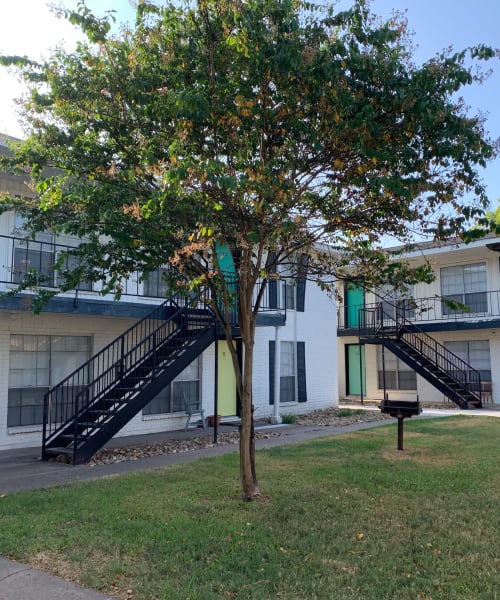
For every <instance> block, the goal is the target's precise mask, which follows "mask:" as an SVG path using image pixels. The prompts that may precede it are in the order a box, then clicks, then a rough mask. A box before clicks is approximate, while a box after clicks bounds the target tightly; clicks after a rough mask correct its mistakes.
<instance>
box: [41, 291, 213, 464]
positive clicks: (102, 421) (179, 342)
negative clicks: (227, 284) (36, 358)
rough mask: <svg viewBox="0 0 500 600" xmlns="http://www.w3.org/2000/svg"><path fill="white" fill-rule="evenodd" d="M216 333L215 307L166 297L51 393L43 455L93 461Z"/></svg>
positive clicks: (46, 414)
mask: <svg viewBox="0 0 500 600" xmlns="http://www.w3.org/2000/svg"><path fill="white" fill-rule="evenodd" d="M216 336H217V328H216V319H215V315H214V314H213V312H212V311H211V310H209V309H207V308H206V307H205V306H203V305H202V304H197V303H196V302H194V301H193V299H192V298H191V299H186V298H183V297H181V296H179V295H175V296H172V297H171V298H169V299H167V300H166V301H165V302H164V303H163V304H161V305H160V306H158V307H157V308H155V309H154V310H153V311H151V313H150V314H149V315H147V316H146V317H145V318H143V319H141V320H140V321H139V322H138V323H136V324H135V325H134V326H133V327H131V328H130V329H128V330H127V331H126V332H125V333H124V334H122V335H121V336H119V337H118V338H116V339H115V340H114V341H113V342H111V344H109V345H108V346H106V347H105V348H103V349H102V350H101V351H100V352H98V353H97V354H96V355H94V356H93V357H92V358H91V359H90V360H89V361H87V362H86V363H84V364H83V365H82V366H81V367H80V368H79V369H77V370H76V371H74V372H73V373H72V374H70V375H69V376H68V377H66V378H65V379H64V380H63V381H61V382H60V383H59V384H58V385H56V386H55V387H53V388H52V389H51V390H50V391H49V392H48V393H47V394H46V396H45V402H44V425H43V442H42V460H48V459H50V458H51V457H54V456H57V455H64V456H66V457H67V460H68V462H72V463H73V464H81V463H84V462H86V461H88V460H89V459H90V458H91V457H92V456H93V455H94V454H95V453H96V452H97V450H99V449H100V448H102V446H103V445H104V444H105V443H106V442H108V441H109V440H110V439H111V438H112V437H113V436H114V435H115V434H116V433H117V432H118V431H119V430H120V429H121V428H122V427H123V426H124V425H126V424H127V423H128V422H129V421H130V420H131V419H132V418H133V417H134V416H135V415H136V414H137V413H138V412H139V411H141V410H142V409H143V408H144V407H145V406H146V405H147V404H148V402H150V401H151V400H152V399H153V398H154V397H155V396H156V395H157V394H158V393H159V392H160V391H161V390H162V389H163V388H164V387H165V386H166V385H167V384H168V383H170V382H171V381H172V380H173V379H174V378H175V377H176V376H177V375H179V374H180V373H181V372H182V371H183V370H184V369H185V368H186V367H187V366H188V365H189V364H190V363H191V362H192V361H193V360H194V359H195V358H196V357H197V356H199V355H200V354H201V353H202V352H203V351H204V350H205V349H206V348H207V347H208V346H209V345H210V344H211V343H212V342H213V341H214V340H215V339H216Z"/></svg>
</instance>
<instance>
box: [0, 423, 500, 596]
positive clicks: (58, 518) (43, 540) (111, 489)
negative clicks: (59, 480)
mask: <svg viewBox="0 0 500 600" xmlns="http://www.w3.org/2000/svg"><path fill="white" fill-rule="evenodd" d="M396 441H397V440H396V425H395V424H391V425H389V426H382V427H380V428H376V429H372V430H366V431H360V432H357V433H353V434H346V435H343V436H341V437H332V438H323V439H322V440H315V441H311V442H307V443H302V444H298V445H295V446H283V447H281V448H274V449H272V450H267V451H261V452H258V457H257V473H258V474H259V481H260V484H261V487H262V489H263V490H264V492H265V493H266V494H269V496H270V499H268V500H264V501H260V502H253V503H247V504H246V503H243V502H241V501H240V499H239V482H238V457H237V455H236V454H233V455H228V456H224V457H221V458H216V459H206V460H199V461H196V462H194V463H191V464H187V465H180V466H178V467H174V468H168V469H165V470H159V471H153V472H148V473H139V474H133V475H127V476H123V477H116V478H110V479H105V480H100V481H96V482H90V483H79V484H71V485H67V486H64V487H58V488H49V489H46V490H39V491H35V492H23V493H19V494H12V495H8V496H5V497H3V498H1V499H0V554H2V555H4V556H8V557H10V558H12V559H14V560H19V561H24V562H27V563H29V564H31V565H33V566H36V567H41V568H43V569H46V570H48V571H50V572H53V573H55V574H59V575H61V576H63V577H66V578H68V579H71V580H73V581H77V582H79V583H80V584H81V585H83V586H87V587H93V588H96V589H99V590H102V591H104V592H106V593H108V594H110V595H114V596H116V597H117V598H122V599H125V598H129V599H132V598H133V600H142V599H154V600H160V599H161V600H167V599H168V600H184V599H189V600H195V599H196V600H211V599H221V598H222V599H223V598H237V599H239V600H257V599H258V600H264V599H274V598H283V599H286V600H309V599H320V600H342V599H353V598H356V599H363V600H366V599H368V600H372V599H373V600H380V599H389V598H390V599H396V598H405V599H414V600H424V599H432V600H435V599H443V598H446V599H450V600H451V599H453V600H459V599H466V600H479V599H489V600H496V599H498V598H499V597H500V547H499V537H500V468H499V467H500V419H498V418H486V417H453V418H448V419H433V420H426V419H419V420H415V419H413V420H409V421H407V422H406V424H405V447H406V448H407V450H405V451H404V452H398V451H397V450H396V449H395V448H396ZM0 596H1V593H0Z"/></svg>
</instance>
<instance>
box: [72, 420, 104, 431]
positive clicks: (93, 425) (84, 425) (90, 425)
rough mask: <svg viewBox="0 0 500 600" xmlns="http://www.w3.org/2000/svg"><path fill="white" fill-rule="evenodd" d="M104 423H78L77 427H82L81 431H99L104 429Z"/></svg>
mask: <svg viewBox="0 0 500 600" xmlns="http://www.w3.org/2000/svg"><path fill="white" fill-rule="evenodd" d="M105 425H106V423H99V422H97V421H79V422H78V427H82V428H83V429H100V428H101V427H104V426H105Z"/></svg>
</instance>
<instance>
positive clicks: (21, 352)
mask: <svg viewBox="0 0 500 600" xmlns="http://www.w3.org/2000/svg"><path fill="white" fill-rule="evenodd" d="M89 352H90V338H89V337H83V336H50V335H11V337H10V368H9V397H8V412H7V426H8V427H17V426H22V425H39V424H41V423H42V422H43V397H44V395H45V394H46V392H47V391H48V389H49V386H52V385H55V384H56V383H59V381H61V380H62V379H64V377H66V376H67V375H69V374H70V373H72V372H73V371H74V370H75V369H77V368H78V367H79V366H80V365H81V364H83V363H84V362H85V361H86V360H88V358H89Z"/></svg>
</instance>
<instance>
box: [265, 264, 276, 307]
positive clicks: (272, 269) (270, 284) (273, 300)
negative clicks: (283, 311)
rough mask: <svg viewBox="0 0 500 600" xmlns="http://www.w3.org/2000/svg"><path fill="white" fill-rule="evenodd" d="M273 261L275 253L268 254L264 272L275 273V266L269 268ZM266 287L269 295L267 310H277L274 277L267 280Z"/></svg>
mask: <svg viewBox="0 0 500 600" xmlns="http://www.w3.org/2000/svg"><path fill="white" fill-rule="evenodd" d="M275 260H276V253H275V252H269V253H268V255H267V260H266V270H269V271H270V272H271V273H276V265H273V266H272V267H270V265H272V264H273V263H274V261H275ZM267 286H268V287H267V292H268V294H269V306H268V308H274V309H276V308H278V282H277V281H276V279H274V277H272V278H268V280H267Z"/></svg>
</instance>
